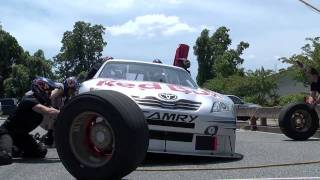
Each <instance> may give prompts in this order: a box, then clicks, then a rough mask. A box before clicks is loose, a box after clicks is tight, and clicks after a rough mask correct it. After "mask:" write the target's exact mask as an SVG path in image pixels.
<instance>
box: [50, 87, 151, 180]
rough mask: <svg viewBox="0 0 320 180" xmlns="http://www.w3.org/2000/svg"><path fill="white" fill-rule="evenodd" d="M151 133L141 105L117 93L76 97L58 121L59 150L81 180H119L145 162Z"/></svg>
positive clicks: (72, 171) (60, 154)
mask: <svg viewBox="0 0 320 180" xmlns="http://www.w3.org/2000/svg"><path fill="white" fill-rule="evenodd" d="M148 133H149V130H148V126H147V123H146V121H145V119H144V115H143V113H142V111H141V109H140V108H139V107H138V105H137V104H136V103H135V102H134V101H133V100H131V99H130V98H129V97H127V96H125V95H123V94H121V93H118V92H115V91H95V92H90V93H85V94H81V95H78V96H76V97H74V98H73V99H72V100H71V101H70V102H68V103H67V104H66V105H65V107H64V108H63V110H62V111H61V113H60V115H59V118H58V120H57V122H56V133H55V135H56V147H57V151H58V154H59V157H60V159H61V161H62V163H63V165H64V166H65V168H66V169H67V170H68V171H69V172H70V173H71V174H72V175H73V176H74V177H76V178H77V179H118V178H122V177H124V176H125V175H127V174H129V173H130V172H132V171H133V170H135V169H136V168H137V166H138V165H139V164H140V163H141V162H142V161H143V159H144V157H145V155H146V153H147V148H148V143H149V138H148V137H149V134H148Z"/></svg>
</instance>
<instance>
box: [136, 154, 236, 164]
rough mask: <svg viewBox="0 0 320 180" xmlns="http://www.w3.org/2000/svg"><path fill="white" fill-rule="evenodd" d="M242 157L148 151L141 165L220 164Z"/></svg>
mask: <svg viewBox="0 0 320 180" xmlns="http://www.w3.org/2000/svg"><path fill="white" fill-rule="evenodd" d="M241 159H242V158H221V157H203V156H186V155H172V154H155V153H148V154H147V156H146V158H145V160H144V162H143V163H142V165H140V167H156V166H177V165H206V164H220V163H229V162H235V161H240V160H241Z"/></svg>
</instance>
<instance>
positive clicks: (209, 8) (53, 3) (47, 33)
mask: <svg viewBox="0 0 320 180" xmlns="http://www.w3.org/2000/svg"><path fill="white" fill-rule="evenodd" d="M309 2H311V3H312V4H314V5H316V6H317V7H320V0H309ZM319 19H320V13H316V12H315V11H313V10H311V9H310V8H308V7H306V6H305V5H304V4H302V3H301V2H299V1H298V0H263V1H261V0H72V1H71V0H70V1H67V0H0V22H1V25H2V27H3V29H4V30H5V31H8V32H9V33H10V34H11V35H13V36H14V37H15V38H16V39H17V40H18V42H19V44H20V45H21V46H22V47H23V48H24V49H25V50H27V51H29V52H31V53H33V52H35V51H36V50H37V49H42V50H44V52H45V56H46V57H47V58H52V57H54V56H55V55H56V54H58V53H59V51H60V48H61V45H62V44H61V39H62V36H63V33H64V32H65V31H67V30H69V31H70V30H72V28H73V25H74V23H75V22H76V21H85V22H90V23H91V24H102V25H103V26H104V27H105V28H106V33H105V35H104V39H105V41H107V43H108V45H107V46H106V47H105V48H104V51H103V55H104V56H107V55H108V56H113V57H115V58H120V59H132V60H142V61H152V60H153V59H155V58H158V59H161V60H162V61H163V62H164V63H166V64H172V63H173V58H174V54H175V50H176V48H177V47H178V45H179V44H181V43H184V44H188V45H189V46H190V52H189V59H190V60H191V66H192V67H191V74H192V76H193V77H194V78H195V77H196V75H197V70H198V66H197V61H196V57H195V56H194V54H193V50H192V47H193V45H194V44H195V41H196V39H197V37H198V36H199V35H200V32H201V31H202V30H203V29H204V28H207V29H209V30H210V32H211V33H212V32H214V31H215V30H216V29H217V28H218V27H220V26H226V27H227V28H228V29H230V32H229V34H230V37H231V39H232V45H231V48H235V47H236V45H237V44H238V43H239V42H240V41H245V42H248V43H249V44H250V47H249V48H248V49H246V50H245V51H244V54H243V55H242V58H244V59H245V61H244V64H243V65H242V67H243V68H245V69H246V70H255V69H257V68H260V67H262V66H263V67H265V68H267V69H272V70H279V69H280V68H283V67H286V66H287V65H286V64H282V63H281V62H280V61H279V60H278V58H279V57H289V56H291V55H293V54H295V53H296V54H297V53H300V52H301V47H302V46H303V45H304V44H305V43H306V42H307V41H306V40H305V38H307V37H316V36H320V34H319V33H320V23H319ZM317 22H318V23H317Z"/></svg>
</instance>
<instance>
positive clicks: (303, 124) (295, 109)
mask: <svg viewBox="0 0 320 180" xmlns="http://www.w3.org/2000/svg"><path fill="white" fill-rule="evenodd" d="M279 127H280V130H281V131H282V133H283V134H285V135H286V136H288V137H289V138H291V139H294V140H300V141H301V140H307V139H308V138H310V137H311V136H313V135H314V134H315V133H316V131H317V129H318V127H319V118H318V114H317V112H316V110H315V109H314V108H313V107H312V106H311V105H308V104H303V103H292V104H289V105H287V106H286V107H284V108H283V109H282V110H281V112H280V115H279Z"/></svg>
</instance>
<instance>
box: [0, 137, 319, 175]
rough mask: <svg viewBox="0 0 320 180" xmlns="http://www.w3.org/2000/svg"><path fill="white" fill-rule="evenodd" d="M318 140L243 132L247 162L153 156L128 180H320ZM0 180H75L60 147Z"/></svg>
mask: <svg viewBox="0 0 320 180" xmlns="http://www.w3.org/2000/svg"><path fill="white" fill-rule="evenodd" d="M319 141H320V140H318V139H311V140H309V141H304V142H294V141H291V140H289V139H288V138H286V137H285V136H283V135H280V134H270V133H262V132H251V131H238V132H237V143H236V152H237V153H240V154H243V155H244V158H243V159H242V160H230V159H221V158H203V157H190V156H173V155H154V154H149V155H148V156H147V158H146V160H145V162H144V163H143V164H142V165H141V167H139V168H138V169H137V170H136V171H134V172H132V173H131V174H129V175H128V176H127V177H125V179H139V180H140V179H141V180H142V179H152V180H156V179H168V180H169V179H170V180H180V179H181V180H182V179H235V178H236V179H248V178H289V177H292V178H293V177H294V178H298V179H302V178H303V179H305V178H306V177H314V178H318V179H320V151H319V150H320V143H319ZM315 161H319V162H315ZM296 163H298V165H297V164H296ZM299 163H300V164H299ZM301 163H304V164H301ZM195 168H196V169H201V170H195ZM181 169H184V170H181ZM163 170H165V171H163ZM0 179H1V180H6V179H10V180H13V179H15V180H16V179H17V180H18V179H21V180H22V179H23V180H27V179H41V180H43V179H48V180H49V179H50V180H51V179H61V180H63V179H73V177H72V176H71V175H70V174H69V173H68V172H67V171H66V170H65V169H64V167H63V166H62V164H61V162H60V160H59V158H58V155H57V153H56V151H55V149H50V150H49V154H48V155H47V159H45V160H41V161H39V160H22V159H15V163H14V164H12V165H8V166H0Z"/></svg>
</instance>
